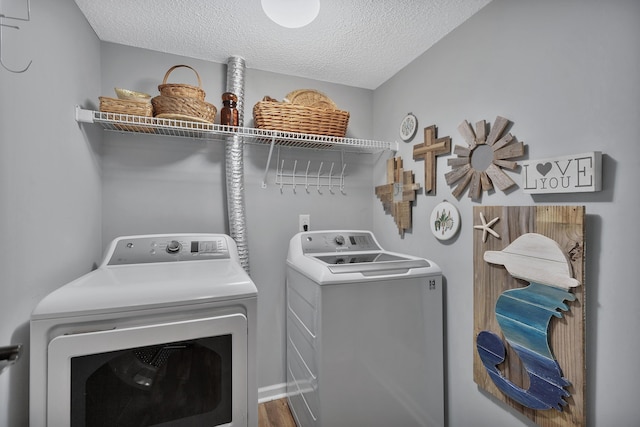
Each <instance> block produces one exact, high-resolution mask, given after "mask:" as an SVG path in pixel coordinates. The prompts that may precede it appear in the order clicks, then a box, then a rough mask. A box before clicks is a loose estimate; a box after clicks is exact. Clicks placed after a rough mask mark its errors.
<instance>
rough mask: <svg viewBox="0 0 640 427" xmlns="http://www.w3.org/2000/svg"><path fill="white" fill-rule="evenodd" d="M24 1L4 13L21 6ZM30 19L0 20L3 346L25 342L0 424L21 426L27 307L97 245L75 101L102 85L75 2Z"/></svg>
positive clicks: (83, 269) (86, 267)
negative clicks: (0, 63) (3, 25)
mask: <svg viewBox="0 0 640 427" xmlns="http://www.w3.org/2000/svg"><path fill="white" fill-rule="evenodd" d="M25 4H26V3H25V2H2V6H3V7H9V6H14V7H9V9H8V10H7V9H3V10H2V13H5V14H7V15H11V14H12V12H15V14H21V16H25V15H26V10H25V9H24V8H25ZM31 10H32V15H31V21H30V22H20V21H13V22H12V21H8V20H7V21H3V23H7V24H15V25H18V26H20V30H13V29H7V28H5V29H3V30H2V34H3V45H2V50H3V51H2V56H3V60H4V61H5V62H6V64H7V65H9V66H11V67H13V68H16V69H17V68H22V67H24V66H26V65H27V63H28V62H29V60H33V64H32V65H31V67H30V68H29V70H28V71H27V72H25V73H23V74H12V73H10V72H8V71H6V70H5V69H4V68H0V88H1V89H0V236H2V241H3V247H4V253H3V255H2V256H1V257H0V346H4V345H9V344H16V343H23V344H25V352H24V354H23V358H22V360H20V361H19V362H18V363H17V364H16V365H15V366H14V367H12V368H10V369H8V370H5V371H4V372H2V374H0V426H2V427H17V426H25V425H27V412H28V411H27V408H28V406H27V405H28V386H27V385H28V382H29V377H28V374H29V372H28V367H29V352H28V345H27V344H28V343H29V323H28V322H29V316H30V314H31V311H32V309H33V308H34V307H35V305H36V304H37V302H38V301H39V300H40V299H41V298H42V297H44V296H45V295H46V294H47V293H49V292H51V291H52V290H54V289H56V288H57V287H59V286H61V285H63V284H64V283H66V282H68V281H70V280H72V279H74V278H76V277H78V276H80V275H82V274H84V273H87V272H89V271H90V270H91V268H92V266H93V263H94V262H96V261H98V260H99V257H100V253H101V251H102V247H101V246H102V242H101V237H100V227H101V217H102V213H101V177H100V162H101V156H100V155H99V153H98V151H99V150H100V137H101V134H100V133H97V132H95V131H91V130H88V131H87V132H88V133H89V134H91V137H90V138H88V137H86V136H85V135H84V134H83V129H82V128H80V127H79V126H78V125H77V124H76V122H75V120H74V106H75V105H77V104H85V103H86V102H87V99H89V98H92V97H93V95H94V94H95V93H97V91H98V90H99V87H100V86H99V85H100V44H99V41H98V39H97V38H96V36H95V34H94V33H93V31H92V30H91V28H90V27H89V25H88V24H87V22H86V21H85V19H84V18H83V16H82V14H81V13H80V11H79V10H78V8H77V7H76V5H75V3H74V2H73V1H56V2H52V1H48V0H33V1H32V2H31Z"/></svg>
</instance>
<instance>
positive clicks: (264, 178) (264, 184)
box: [262, 134, 282, 189]
mask: <svg viewBox="0 0 640 427" xmlns="http://www.w3.org/2000/svg"><path fill="white" fill-rule="evenodd" d="M275 145H276V136H275V134H273V135H271V144H270V147H269V155H268V156H267V165H266V166H265V167H264V175H262V188H267V174H268V173H269V165H270V164H271V156H272V155H273V147H274V146H275ZM276 167H277V165H276ZM280 189H282V187H280Z"/></svg>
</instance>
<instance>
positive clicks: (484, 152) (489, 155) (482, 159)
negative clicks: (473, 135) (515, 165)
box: [471, 144, 493, 171]
mask: <svg viewBox="0 0 640 427" xmlns="http://www.w3.org/2000/svg"><path fill="white" fill-rule="evenodd" d="M492 162H493V149H492V148H491V146H489V145H485V144H481V145H478V146H476V148H474V149H473V151H472V152H471V167H473V168H474V169H475V170H477V171H485V170H487V168H488V167H489V165H490V164H491V163H492Z"/></svg>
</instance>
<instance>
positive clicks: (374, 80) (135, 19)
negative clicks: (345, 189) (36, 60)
mask: <svg viewBox="0 0 640 427" xmlns="http://www.w3.org/2000/svg"><path fill="white" fill-rule="evenodd" d="M75 1H76V3H77V4H78V6H79V7H80V10H81V11H82V13H83V14H84V15H85V16H86V18H87V20H88V21H89V24H90V25H91V26H92V28H93V29H94V31H95V32H96V34H97V35H98V37H99V38H100V40H103V41H107V42H113V43H118V44H124V45H127V46H135V47H140V48H145V49H151V50H155V51H160V52H165V53H172V54H177V55H183V56H187V57H191V58H196V59H203V60H209V61H213V62H218V63H226V62H227V60H228V58H229V57H231V56H241V57H243V58H244V59H245V61H246V64H247V67H248V68H252V69H258V70H264V71H272V72H276V73H282V74H288V75H293V76H299V77H306V78H310V79H315V80H321V81H327V82H332V83H340V84H345V85H349V86H355V87H360V88H365V89H376V88H377V87H378V86H380V85H381V84H382V83H384V82H385V81H386V80H387V79H389V78H390V77H392V76H393V75H394V74H395V73H396V72H398V71H399V70H401V69H402V68H403V67H405V66H406V65H407V64H409V63H410V62H411V61H413V60H414V59H415V58H417V57H418V56H420V55H421V54H422V53H423V52H425V51H426V50H427V49H429V47H431V46H432V45H433V44H434V43H436V42H437V41H438V40H440V39H441V38H442V37H444V36H445V35H446V34H448V33H449V32H450V31H452V30H453V29H454V28H456V27H457V26H458V25H460V24H462V23H463V22H464V21H465V20H466V19H468V18H469V17H470V16H472V15H473V14H474V13H476V12H477V11H478V10H480V9H481V8H482V7H483V6H485V5H486V4H487V3H489V2H490V0H320V14H319V15H318V17H317V18H316V20H315V21H313V22H312V23H311V24H309V25H307V26H306V27H303V28H297V29H287V28H283V27H280V26H278V25H277V24H275V23H273V22H272V21H270V20H269V18H267V16H266V15H265V14H264V12H263V11H262V8H261V6H260V0H100V1H96V0H75Z"/></svg>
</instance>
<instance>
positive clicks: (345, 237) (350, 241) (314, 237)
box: [300, 231, 382, 254]
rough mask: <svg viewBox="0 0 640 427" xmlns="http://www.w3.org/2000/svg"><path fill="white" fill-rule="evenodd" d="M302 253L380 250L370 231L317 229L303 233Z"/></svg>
mask: <svg viewBox="0 0 640 427" xmlns="http://www.w3.org/2000/svg"><path fill="white" fill-rule="evenodd" d="M300 236H301V239H302V253H304V254H312V253H321V252H344V251H349V252H363V251H379V250H381V249H382V248H380V246H379V245H378V243H377V242H376V240H375V239H374V238H373V234H371V233H370V232H368V231H322V232H320V231H316V232H309V233H301V235H300Z"/></svg>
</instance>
